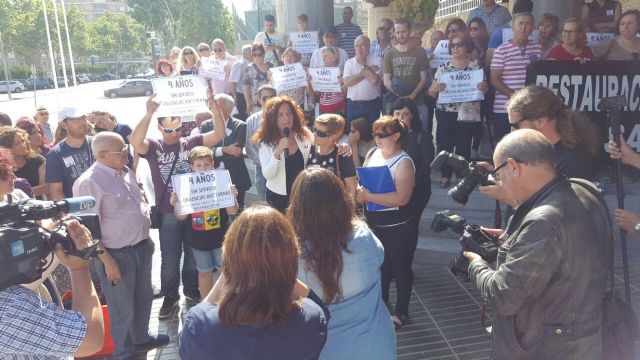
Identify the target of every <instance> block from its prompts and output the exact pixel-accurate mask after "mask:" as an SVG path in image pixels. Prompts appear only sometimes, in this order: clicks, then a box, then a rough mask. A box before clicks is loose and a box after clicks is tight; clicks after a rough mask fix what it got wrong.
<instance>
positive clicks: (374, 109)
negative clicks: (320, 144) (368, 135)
mask: <svg viewBox="0 0 640 360" xmlns="http://www.w3.org/2000/svg"><path fill="white" fill-rule="evenodd" d="M381 111H382V98H377V99H374V100H371V101H351V100H347V124H351V122H352V121H353V120H355V119H357V118H359V117H363V118H365V119H367V122H368V123H369V124H373V122H374V121H376V120H378V118H380V112H381ZM349 127H350V126H348V125H347V126H346V127H345V132H347V133H348V132H349V129H348V128H349Z"/></svg>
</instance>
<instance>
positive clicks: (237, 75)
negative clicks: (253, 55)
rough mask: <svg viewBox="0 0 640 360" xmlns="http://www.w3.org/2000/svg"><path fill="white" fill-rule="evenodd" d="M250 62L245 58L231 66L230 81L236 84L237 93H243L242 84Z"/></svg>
mask: <svg viewBox="0 0 640 360" xmlns="http://www.w3.org/2000/svg"><path fill="white" fill-rule="evenodd" d="M249 64H250V62H248V61H247V60H245V59H242V60H241V61H237V62H236V63H235V64H233V66H232V67H231V74H230V75H229V82H230V83H233V84H236V93H238V94H242V84H243V82H242V81H243V78H244V73H245V72H246V71H247V66H249Z"/></svg>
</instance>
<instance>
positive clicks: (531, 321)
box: [464, 129, 612, 360]
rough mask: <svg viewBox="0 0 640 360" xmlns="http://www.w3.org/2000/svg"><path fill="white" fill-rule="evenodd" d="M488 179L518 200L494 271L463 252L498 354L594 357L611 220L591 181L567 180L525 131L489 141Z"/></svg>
mask: <svg viewBox="0 0 640 360" xmlns="http://www.w3.org/2000/svg"><path fill="white" fill-rule="evenodd" d="M493 160H494V163H495V164H499V165H498V166H497V167H496V168H495V169H494V170H493V172H492V174H493V178H494V179H495V181H497V182H499V183H500V185H501V187H502V188H504V190H505V191H506V192H507V194H508V197H509V198H511V199H512V203H513V204H514V205H516V211H515V214H514V215H513V216H512V217H511V219H510V220H509V224H508V226H507V229H506V230H505V231H502V230H499V229H494V230H491V229H485V231H486V232H487V233H489V234H490V235H493V236H496V237H498V239H499V241H500V242H501V243H502V245H501V247H500V250H499V252H498V258H497V261H496V264H495V269H492V268H491V266H490V265H489V264H488V263H487V262H486V261H485V260H483V259H482V258H481V257H480V256H479V255H477V254H475V253H471V252H465V253H464V255H465V256H466V257H467V258H468V259H469V262H470V264H469V276H470V277H471V281H472V283H475V285H476V287H477V289H478V291H479V292H480V294H481V296H482V297H483V298H484V299H487V300H488V301H489V303H490V304H491V306H492V307H493V309H494V311H495V316H494V317H493V357H494V358H495V359H510V360H517V359H594V358H598V359H599V358H600V354H601V339H602V334H601V326H602V324H601V320H602V298H603V296H604V291H605V283H606V278H607V262H608V259H609V256H608V255H610V253H609V254H607V253H608V252H609V251H610V247H611V246H612V245H611V244H609V243H607V242H608V241H609V239H611V232H612V228H611V226H610V225H609V224H610V223H611V222H610V221H609V220H608V219H607V217H608V216H609V212H608V210H607V208H606V206H605V205H604V204H603V202H604V199H603V198H602V197H601V196H600V195H599V193H598V191H597V189H596V187H595V186H594V185H593V184H591V183H589V182H587V181H586V180H581V183H574V182H569V180H567V178H565V177H564V176H559V175H558V174H557V173H556V170H555V167H554V149H553V145H552V144H551V143H550V142H549V140H547V139H546V138H545V137H544V135H542V134H541V133H540V132H538V131H535V130H530V129H523V130H518V131H515V132H512V133H511V134H509V135H507V136H505V137H504V138H503V139H502V141H500V143H498V145H497V146H496V149H495V152H494V155H493Z"/></svg>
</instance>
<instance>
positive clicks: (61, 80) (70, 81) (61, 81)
mask: <svg viewBox="0 0 640 360" xmlns="http://www.w3.org/2000/svg"><path fill="white" fill-rule="evenodd" d="M67 84H68V85H69V86H73V78H72V77H71V76H67ZM58 87H59V88H61V87H64V76H58Z"/></svg>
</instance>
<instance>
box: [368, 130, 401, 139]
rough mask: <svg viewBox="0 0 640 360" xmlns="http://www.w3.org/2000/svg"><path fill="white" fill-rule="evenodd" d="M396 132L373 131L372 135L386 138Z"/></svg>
mask: <svg viewBox="0 0 640 360" xmlns="http://www.w3.org/2000/svg"><path fill="white" fill-rule="evenodd" d="M395 133H396V132H395V131H394V132H392V133H385V132H374V133H372V135H373V137H377V138H380V139H385V138H388V137H389V136H391V135H393V134H395Z"/></svg>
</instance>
